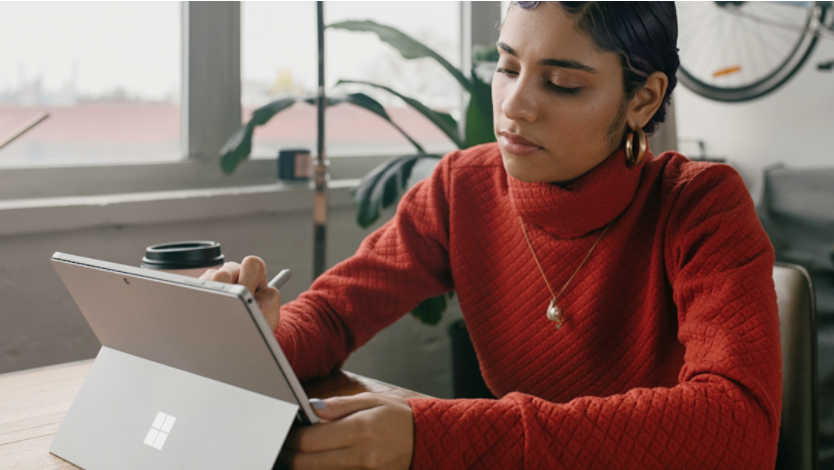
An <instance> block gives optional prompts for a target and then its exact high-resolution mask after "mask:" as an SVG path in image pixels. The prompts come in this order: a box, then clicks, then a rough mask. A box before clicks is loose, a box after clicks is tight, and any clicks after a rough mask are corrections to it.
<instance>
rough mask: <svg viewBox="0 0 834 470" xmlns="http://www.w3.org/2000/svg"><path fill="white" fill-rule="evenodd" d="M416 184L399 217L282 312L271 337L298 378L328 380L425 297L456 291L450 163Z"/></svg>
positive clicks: (442, 162) (444, 159) (401, 202)
mask: <svg viewBox="0 0 834 470" xmlns="http://www.w3.org/2000/svg"><path fill="white" fill-rule="evenodd" d="M451 156H452V155H448V156H446V157H445V158H443V159H442V160H441V162H440V164H439V165H438V166H437V168H435V170H434V172H433V173H432V175H431V176H430V177H429V178H427V179H425V180H423V181H421V182H419V183H418V184H416V185H415V186H414V187H413V188H411V190H409V191H408V192H407V193H406V194H405V195H404V196H403V198H402V200H401V201H400V203H399V205H398V207H397V213H396V215H395V216H394V217H393V218H392V219H391V220H390V221H388V222H387V223H386V224H385V225H383V226H382V227H380V228H379V229H377V230H376V231H375V232H373V233H372V234H371V235H369V236H368V237H367V238H365V240H364V241H363V242H362V244H361V245H360V246H359V249H358V250H357V252H356V254H354V255H353V256H352V257H350V258H348V259H347V260H345V261H343V262H341V263H339V264H337V265H336V266H334V267H333V268H331V269H329V270H327V271H326V272H325V273H323V274H322V275H321V276H319V277H318V278H317V279H316V280H315V282H314V283H313V285H312V286H311V287H310V290H308V291H306V292H304V293H302V294H301V295H300V296H299V297H298V298H297V299H296V300H294V301H292V302H289V303H287V304H286V305H283V306H282V307H281V320H280V322H279V323H278V327H277V328H276V329H275V337H276V339H277V340H278V343H279V344H280V345H281V349H282V350H283V351H284V353H285V354H286V356H287V359H288V361H289V362H290V364H291V365H292V367H293V370H294V371H295V373H296V375H297V376H298V378H299V380H301V381H305V380H308V379H311V378H315V377H321V376H324V375H327V373H329V372H330V371H331V370H333V369H334V368H337V367H341V365H342V363H344V361H345V360H346V359H347V357H348V355H349V354H350V353H351V352H353V351H354V350H356V349H357V348H359V347H360V346H362V345H363V344H365V343H366V342H367V341H368V340H370V339H371V338H372V337H373V336H374V335H375V334H376V333H377V332H379V331H380V330H382V329H383V328H385V327H386V326H388V325H390V324H392V323H394V321H396V320H397V319H398V318H400V317H402V316H403V315H404V314H405V313H407V312H409V311H410V310H412V309H413V308H414V307H416V306H417V305H418V304H419V303H420V302H421V301H423V300H424V299H426V298H429V297H434V296H437V295H440V294H442V293H444V292H448V291H450V290H451V289H452V288H453V284H452V275H451V270H450V267H449V250H448V248H449V229H448V227H449V224H448V220H449V206H448V202H447V197H446V188H447V181H448V172H449V160H450V157H451Z"/></svg>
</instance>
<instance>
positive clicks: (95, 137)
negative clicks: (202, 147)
mask: <svg viewBox="0 0 834 470" xmlns="http://www.w3.org/2000/svg"><path fill="white" fill-rule="evenodd" d="M180 18H181V5H180V3H179V2H113V3H110V2H95V3H93V2H89V3H88V2H0V44H3V46H2V47H0V142H2V141H4V140H5V138H6V137H8V136H9V135H11V134H13V133H14V132H15V131H16V130H17V129H20V128H21V126H22V125H24V124H25V123H27V122H29V121H30V120H32V119H33V118H36V117H37V116H39V115H42V114H43V113H48V114H49V117H48V118H47V119H46V120H44V121H43V122H41V123H40V124H39V125H37V126H35V127H34V128H32V130H31V131H29V132H27V133H26V134H24V135H23V136H21V137H20V138H18V139H16V140H15V141H13V142H12V143H10V144H9V145H7V146H6V147H4V148H2V149H0V166H3V165H32V164H34V165H37V164H45V163H48V164H75V163H82V162H90V163H103V162H108V161H109V162H113V161H119V162H124V161H142V162H151V161H159V160H171V159H177V158H180V104H179V103H180V83H181V80H180V76H181V21H180Z"/></svg>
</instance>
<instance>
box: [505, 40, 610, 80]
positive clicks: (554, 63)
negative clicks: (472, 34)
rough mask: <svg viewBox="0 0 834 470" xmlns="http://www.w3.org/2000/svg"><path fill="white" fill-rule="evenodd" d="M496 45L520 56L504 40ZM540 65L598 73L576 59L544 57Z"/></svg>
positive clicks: (513, 54) (514, 55)
mask: <svg viewBox="0 0 834 470" xmlns="http://www.w3.org/2000/svg"><path fill="white" fill-rule="evenodd" d="M495 45H496V46H498V48H499V49H502V50H504V51H505V52H507V53H508V54H510V55H512V56H513V57H518V54H516V52H515V50H514V49H513V48H512V47H510V46H508V45H506V44H504V43H503V42H501V41H498V42H497V43H495ZM539 65H541V66H545V67H562V68H565V69H573V70H581V71H583V72H588V73H597V71H596V69H594V68H592V67H589V66H587V65H585V64H582V63H580V62H577V61H575V60H567V59H542V60H540V61H539Z"/></svg>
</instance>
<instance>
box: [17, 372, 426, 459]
mask: <svg viewBox="0 0 834 470" xmlns="http://www.w3.org/2000/svg"><path fill="white" fill-rule="evenodd" d="M92 365H93V361H92V360H89V361H82V362H73V363H70V364H61V365H58V366H51V367H44V368H41V369H33V370H28V371H21V372H15V373H11V374H5V375H0V468H2V469H4V470H5V469H24V470H34V469H39V470H57V469H77V468H78V467H76V466H75V465H72V464H70V463H68V462H66V461H64V460H61V459H59V458H58V457H55V456H54V455H52V454H50V453H49V450H48V449H49V443H50V442H52V436H53V435H54V434H55V433H56V432H58V425H60V424H61V421H62V420H63V419H64V415H65V414H66V413H67V411H68V410H69V407H70V404H71V403H72V400H73V399H74V398H75V394H76V393H78V389H79V388H81V383H82V382H83V381H84V377H86V376H87V372H89V370H90V367H92ZM304 390H305V391H306V392H307V395H308V396H309V397H311V398H329V397H333V396H338V395H342V396H344V395H356V394H357V393H362V392H376V393H385V394H389V395H398V396H401V397H404V398H413V397H425V395H422V394H419V393H416V392H412V391H410V390H406V389H403V388H399V387H395V386H393V385H389V384H386V383H383V382H379V381H377V380H373V379H369V378H367V377H362V376H361V375H356V374H351V373H350V372H344V371H335V372H333V373H332V374H330V375H329V376H327V377H325V378H322V379H316V380H313V381H310V382H308V383H306V384H304Z"/></svg>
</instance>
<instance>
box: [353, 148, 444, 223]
mask: <svg viewBox="0 0 834 470" xmlns="http://www.w3.org/2000/svg"><path fill="white" fill-rule="evenodd" d="M422 158H440V156H439V155H405V156H402V157H396V158H392V159H390V160H388V161H386V162H385V163H382V164H381V165H378V166H377V167H376V168H374V169H373V170H371V172H370V173H368V174H367V175H365V177H364V178H362V180H361V181H360V182H359V185H358V186H357V187H356V188H355V189H354V190H353V201H354V203H355V204H356V223H357V224H359V226H360V227H363V228H367V227H369V226H370V225H372V224H373V223H374V222H376V221H377V220H378V219H379V215H380V212H381V211H382V210H383V209H385V208H387V207H390V206H391V205H392V204H394V203H395V202H397V200H398V199H399V198H400V196H401V195H402V193H403V192H405V190H406V187H407V185H408V177H409V176H410V175H411V170H412V169H413V168H414V165H415V164H416V163H417V162H418V161H419V160H420V159H422Z"/></svg>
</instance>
